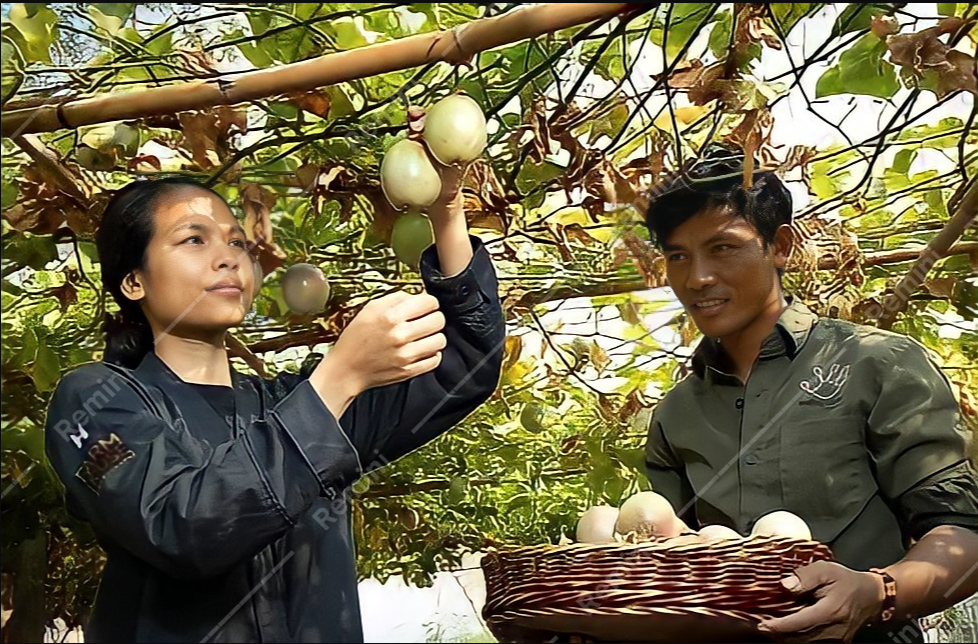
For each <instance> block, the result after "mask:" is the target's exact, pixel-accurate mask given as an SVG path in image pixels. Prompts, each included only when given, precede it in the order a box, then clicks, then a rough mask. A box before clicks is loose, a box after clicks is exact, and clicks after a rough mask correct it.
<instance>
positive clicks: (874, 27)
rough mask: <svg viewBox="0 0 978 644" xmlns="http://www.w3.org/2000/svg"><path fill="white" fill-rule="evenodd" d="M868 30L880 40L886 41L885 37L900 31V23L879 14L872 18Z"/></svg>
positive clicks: (891, 17)
mask: <svg viewBox="0 0 978 644" xmlns="http://www.w3.org/2000/svg"><path fill="white" fill-rule="evenodd" d="M869 29H870V31H872V32H873V35H874V36H876V37H877V38H879V39H880V40H886V37H887V36H892V35H893V34H895V33H897V32H899V31H900V23H899V22H898V21H897V19H896V18H894V17H893V16H887V15H883V14H881V15H878V16H874V17H873V22H872V24H870V27H869Z"/></svg>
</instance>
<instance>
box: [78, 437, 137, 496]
mask: <svg viewBox="0 0 978 644" xmlns="http://www.w3.org/2000/svg"><path fill="white" fill-rule="evenodd" d="M135 455H136V454H135V452H133V451H132V450H131V449H129V448H128V447H127V446H126V444H125V443H123V442H122V439H121V438H119V436H118V435H117V434H114V433H113V434H110V435H109V437H108V438H103V439H101V440H99V441H98V442H96V443H95V444H94V445H92V447H91V448H89V450H88V455H87V456H86V457H85V460H84V462H82V464H81V467H79V468H78V471H77V472H75V476H77V477H78V478H79V479H81V480H82V482H84V483H85V485H87V486H88V487H89V488H91V490H92V491H93V492H95V493H96V494H98V492H99V486H101V485H102V480H103V479H104V478H105V475H106V474H108V473H109V472H110V471H112V470H113V469H114V468H116V467H117V466H119V465H121V464H122V463H125V462H126V461H128V460H129V459H130V458H132V457H133V456H135Z"/></svg>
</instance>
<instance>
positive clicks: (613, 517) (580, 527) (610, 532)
mask: <svg viewBox="0 0 978 644" xmlns="http://www.w3.org/2000/svg"><path fill="white" fill-rule="evenodd" d="M617 521H618V508H613V507H611V506H610V505H595V506H594V507H591V508H588V510H587V511H586V512H585V513H584V514H582V515H581V518H580V519H579V520H578V522H577V534H576V537H577V541H578V542H579V543H614V542H615V541H616V539H615V523H616V522H617Z"/></svg>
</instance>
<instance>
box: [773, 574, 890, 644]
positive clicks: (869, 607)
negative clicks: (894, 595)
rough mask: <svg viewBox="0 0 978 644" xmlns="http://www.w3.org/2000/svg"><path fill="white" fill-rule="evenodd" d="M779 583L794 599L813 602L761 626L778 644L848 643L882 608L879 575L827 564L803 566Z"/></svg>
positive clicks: (881, 590)
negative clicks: (805, 598) (806, 596)
mask: <svg viewBox="0 0 978 644" xmlns="http://www.w3.org/2000/svg"><path fill="white" fill-rule="evenodd" d="M782 583H783V584H784V586H785V588H787V589H788V590H789V591H791V592H793V593H794V594H796V595H804V594H808V593H811V594H812V596H814V597H815V599H816V600H817V601H816V603H815V604H813V605H812V606H806V607H805V608H802V609H801V610H799V611H798V612H796V613H794V614H792V615H788V616H786V617H780V618H775V619H769V620H766V621H764V622H761V624H760V625H759V626H758V629H759V630H760V631H761V632H762V633H765V634H767V635H769V636H770V637H772V638H773V639H775V640H778V641H782V642H815V641H819V640H831V641H842V642H849V641H852V638H853V636H854V635H855V634H856V631H858V630H859V629H860V628H862V626H864V625H865V624H866V623H867V622H869V621H870V620H872V619H874V618H875V617H876V616H877V615H878V614H879V612H880V609H881V608H882V606H883V600H884V589H883V580H882V579H881V578H880V577H879V575H876V574H874V573H871V572H859V571H856V570H852V569H850V568H846V567H845V566H843V565H841V564H837V563H833V562H829V561H819V562H816V563H813V564H809V565H807V566H803V567H801V568H799V569H797V570H796V571H795V573H794V574H793V575H791V576H789V577H786V578H785V579H783V580H782Z"/></svg>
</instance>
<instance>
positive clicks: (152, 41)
mask: <svg viewBox="0 0 978 644" xmlns="http://www.w3.org/2000/svg"><path fill="white" fill-rule="evenodd" d="M163 29H166V25H160V26H159V27H157V28H156V29H154V30H153V32H152V33H150V34H149V35H148V36H146V39H145V40H143V46H144V47H146V51H148V52H150V53H151V54H154V55H156V56H163V55H165V54H170V53H172V51H173V30H172V29H171V30H170V31H167V32H166V33H164V34H163V35H162V36H155V34H156V33H157V32H161V31H163Z"/></svg>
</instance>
